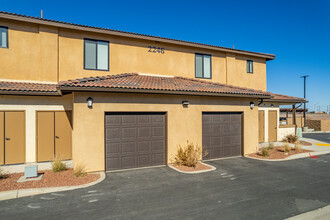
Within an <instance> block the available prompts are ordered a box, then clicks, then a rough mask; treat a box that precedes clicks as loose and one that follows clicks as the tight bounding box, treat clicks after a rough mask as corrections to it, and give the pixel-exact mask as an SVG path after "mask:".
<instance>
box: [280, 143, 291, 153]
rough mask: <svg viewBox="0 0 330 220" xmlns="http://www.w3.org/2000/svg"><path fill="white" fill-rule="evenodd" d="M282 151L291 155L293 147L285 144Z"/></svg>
mask: <svg viewBox="0 0 330 220" xmlns="http://www.w3.org/2000/svg"><path fill="white" fill-rule="evenodd" d="M282 149H283V152H285V153H289V152H290V151H291V147H290V145H289V144H284V145H283V146H282Z"/></svg>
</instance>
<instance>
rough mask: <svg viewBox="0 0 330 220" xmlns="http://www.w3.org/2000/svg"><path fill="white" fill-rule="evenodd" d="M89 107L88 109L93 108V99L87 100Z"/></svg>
mask: <svg viewBox="0 0 330 220" xmlns="http://www.w3.org/2000/svg"><path fill="white" fill-rule="evenodd" d="M87 106H88V108H92V107H93V98H92V97H89V98H88V99H87Z"/></svg>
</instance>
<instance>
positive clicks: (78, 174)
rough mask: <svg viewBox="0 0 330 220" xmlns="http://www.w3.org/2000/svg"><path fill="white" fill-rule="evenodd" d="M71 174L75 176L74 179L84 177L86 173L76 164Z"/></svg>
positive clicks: (83, 168)
mask: <svg viewBox="0 0 330 220" xmlns="http://www.w3.org/2000/svg"><path fill="white" fill-rule="evenodd" d="M73 174H74V175H75V177H83V176H86V174H87V173H86V171H85V167H84V166H83V165H81V164H77V166H76V167H75V168H74V170H73Z"/></svg>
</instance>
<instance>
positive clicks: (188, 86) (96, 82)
mask: <svg viewBox="0 0 330 220" xmlns="http://www.w3.org/2000/svg"><path fill="white" fill-rule="evenodd" d="M58 88H59V89H60V90H63V91H74V90H76V91H113V92H116V91H117V92H120V91H126V92H146V93H171V94H188V93H189V94H192V93H193V94H195V95H217V96H226V95H227V96H228V95H235V96H244V97H246V96H249V97H251V96H253V97H263V98H270V97H271V96H270V94H269V93H268V92H263V91H260V90H254V89H248V88H241V87H236V86H230V85H225V84H220V83H213V82H208V81H205V80H199V79H189V78H183V77H167V76H158V75H150V74H137V73H125V74H119V75H108V76H99V77H90V78H83V79H77V80H70V81H62V82H59V87H58Z"/></svg>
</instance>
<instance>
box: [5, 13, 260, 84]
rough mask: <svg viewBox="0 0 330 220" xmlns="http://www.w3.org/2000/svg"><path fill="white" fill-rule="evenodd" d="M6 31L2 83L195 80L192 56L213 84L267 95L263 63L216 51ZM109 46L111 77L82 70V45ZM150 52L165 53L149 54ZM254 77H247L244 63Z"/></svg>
mask: <svg viewBox="0 0 330 220" xmlns="http://www.w3.org/2000/svg"><path fill="white" fill-rule="evenodd" d="M0 26H7V27H8V28H9V30H8V31H9V48H8V49H4V48H0V57H1V59H0V79H11V80H37V81H52V82H57V81H58V80H68V79H76V78H82V77H90V76H102V75H108V74H118V73H126V72H141V73H152V74H162V75H174V76H183V77H188V78H195V53H205V54H211V55H212V79H211V81H214V82H219V83H227V84H230V85H236V86H242V87H248V88H254V89H260V90H266V61H265V59H263V58H257V57H250V56H242V55H235V54H234V53H224V52H220V51H215V50H206V49H200V48H195V47H187V46H178V45H174V44H166V43H159V42H155V41H147V40H140V39H132V38H124V37H116V36H112V35H105V34H96V33H92V32H83V31H79V32H78V31H75V30H69V29H63V28H55V27H49V26H44V25H36V24H29V23H23V22H14V21H9V20H5V19H0ZM84 38H90V39H97V40H106V41H109V42H110V44H109V50H110V56H109V64H110V70H109V71H93V70H84V67H83V50H84V49H83V48H84V47H83V39H84ZM148 46H155V47H157V48H158V47H161V48H164V49H165V53H164V54H160V53H150V52H148ZM247 59H251V60H253V61H254V73H253V74H249V73H247V72H246V60H247Z"/></svg>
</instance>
